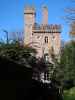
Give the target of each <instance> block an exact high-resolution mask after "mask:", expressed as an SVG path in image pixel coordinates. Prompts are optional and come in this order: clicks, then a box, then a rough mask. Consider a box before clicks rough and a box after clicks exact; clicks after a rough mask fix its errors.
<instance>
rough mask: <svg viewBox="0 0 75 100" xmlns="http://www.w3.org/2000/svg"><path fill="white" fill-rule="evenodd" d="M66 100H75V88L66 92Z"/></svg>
mask: <svg viewBox="0 0 75 100" xmlns="http://www.w3.org/2000/svg"><path fill="white" fill-rule="evenodd" d="M64 100H75V87H73V88H71V89H69V90H65V91H64Z"/></svg>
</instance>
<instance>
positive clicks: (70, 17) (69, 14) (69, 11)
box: [64, 0, 75, 38]
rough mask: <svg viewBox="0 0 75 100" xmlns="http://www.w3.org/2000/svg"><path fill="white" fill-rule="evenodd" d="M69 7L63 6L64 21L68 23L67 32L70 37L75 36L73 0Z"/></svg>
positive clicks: (74, 0)
mask: <svg viewBox="0 0 75 100" xmlns="http://www.w3.org/2000/svg"><path fill="white" fill-rule="evenodd" d="M72 3H73V4H74V6H73V5H72V6H71V7H68V8H65V12H66V16H65V17H64V18H65V21H67V22H68V23H69V25H70V32H69V34H70V35H71V37H72V38H74V37H75V0H71V4H72Z"/></svg>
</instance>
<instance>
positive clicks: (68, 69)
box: [56, 41, 75, 81]
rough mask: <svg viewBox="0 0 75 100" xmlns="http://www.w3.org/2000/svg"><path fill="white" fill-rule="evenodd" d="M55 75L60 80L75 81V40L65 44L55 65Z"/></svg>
mask: <svg viewBox="0 0 75 100" xmlns="http://www.w3.org/2000/svg"><path fill="white" fill-rule="evenodd" d="M56 70H57V73H56V77H57V79H58V80H60V81H64V80H73V81H75V42H74V41H70V42H68V43H66V44H65V46H64V48H63V50H62V52H61V58H60V64H59V66H58V67H57V69H56Z"/></svg>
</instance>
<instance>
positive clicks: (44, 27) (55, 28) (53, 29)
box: [32, 23, 61, 33]
mask: <svg viewBox="0 0 75 100" xmlns="http://www.w3.org/2000/svg"><path fill="white" fill-rule="evenodd" d="M32 31H33V32H35V33H36V32H42V33H46V32H49V33H61V25H57V24H55V25H53V24H50V25H48V24H41V25H39V24H37V23H35V24H34V25H33V27H32Z"/></svg>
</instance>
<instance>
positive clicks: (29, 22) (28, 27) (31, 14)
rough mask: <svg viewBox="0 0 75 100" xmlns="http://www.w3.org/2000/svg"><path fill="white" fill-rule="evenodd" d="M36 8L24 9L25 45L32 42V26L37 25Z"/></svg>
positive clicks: (28, 7)
mask: <svg viewBox="0 0 75 100" xmlns="http://www.w3.org/2000/svg"><path fill="white" fill-rule="evenodd" d="M35 16H36V12H35V8H34V7H31V6H27V7H25V9H24V45H25V44H28V43H29V42H31V41H32V26H33V25H34V23H35Z"/></svg>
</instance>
